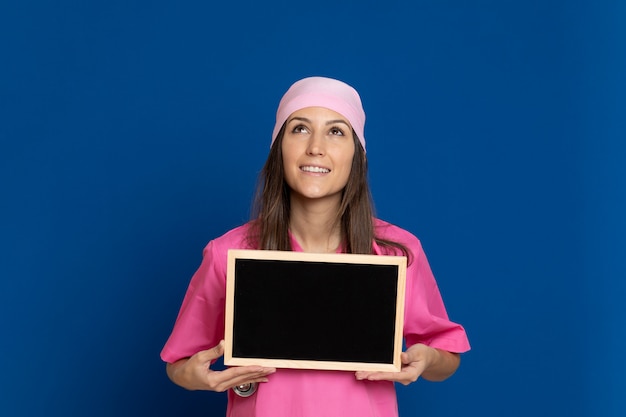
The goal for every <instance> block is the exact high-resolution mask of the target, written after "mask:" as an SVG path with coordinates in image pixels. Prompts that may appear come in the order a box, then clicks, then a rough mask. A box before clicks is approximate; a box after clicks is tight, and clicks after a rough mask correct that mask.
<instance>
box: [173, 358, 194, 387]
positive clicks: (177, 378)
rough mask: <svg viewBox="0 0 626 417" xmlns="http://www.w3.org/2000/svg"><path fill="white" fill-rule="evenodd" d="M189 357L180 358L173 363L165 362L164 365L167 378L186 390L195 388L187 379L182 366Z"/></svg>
mask: <svg viewBox="0 0 626 417" xmlns="http://www.w3.org/2000/svg"><path fill="white" fill-rule="evenodd" d="M188 360H189V358H185V359H180V360H178V361H176V362H174V363H167V364H166V365H165V371H166V372H167V376H168V377H169V379H170V380H171V381H172V382H173V383H175V384H176V385H178V386H181V387H183V388H185V389H188V390H196V389H198V388H197V387H194V386H193V385H192V384H191V383H190V381H189V375H187V374H186V372H185V369H184V366H185V364H186V363H187V361H188Z"/></svg>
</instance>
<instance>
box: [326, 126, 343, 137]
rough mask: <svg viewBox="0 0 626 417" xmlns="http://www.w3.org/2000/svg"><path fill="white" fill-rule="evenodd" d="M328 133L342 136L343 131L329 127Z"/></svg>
mask: <svg viewBox="0 0 626 417" xmlns="http://www.w3.org/2000/svg"><path fill="white" fill-rule="evenodd" d="M328 133H330V134H331V135H333V136H344V133H343V130H342V129H340V128H338V127H331V128H330V131H329V132H328Z"/></svg>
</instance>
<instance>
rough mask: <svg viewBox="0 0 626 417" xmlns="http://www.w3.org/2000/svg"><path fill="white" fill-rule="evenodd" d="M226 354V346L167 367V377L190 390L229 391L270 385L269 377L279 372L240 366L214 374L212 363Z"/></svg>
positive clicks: (199, 353)
mask: <svg viewBox="0 0 626 417" xmlns="http://www.w3.org/2000/svg"><path fill="white" fill-rule="evenodd" d="M223 354H224V342H220V344H219V345H217V346H215V347H213V348H211V349H208V350H203V351H200V352H198V353H196V354H195V355H193V356H192V357H190V358H184V359H180V360H178V361H176V362H174V363H167V364H166V366H165V370H166V372H167V376H168V377H169V378H170V379H171V380H172V382H174V383H175V384H176V385H179V386H181V387H183V388H185V389H188V390H206V391H218V392H222V391H227V390H228V389H230V388H232V387H234V386H237V385H241V384H247V383H250V382H267V376H268V375H269V374H272V373H274V372H276V369H274V368H264V367H261V366H240V367H233V368H228V369H225V370H224V371H213V370H211V368H210V365H211V362H212V361H213V360H215V359H217V358H219V357H220V356H222V355H223Z"/></svg>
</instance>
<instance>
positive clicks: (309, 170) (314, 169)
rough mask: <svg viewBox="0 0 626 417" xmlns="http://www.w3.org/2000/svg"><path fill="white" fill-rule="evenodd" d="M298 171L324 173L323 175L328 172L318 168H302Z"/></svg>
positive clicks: (326, 169)
mask: <svg viewBox="0 0 626 417" xmlns="http://www.w3.org/2000/svg"><path fill="white" fill-rule="evenodd" d="M300 169H302V170H303V171H306V172H317V173H324V174H328V173H329V172H330V169H328V168H320V167H302V168H300Z"/></svg>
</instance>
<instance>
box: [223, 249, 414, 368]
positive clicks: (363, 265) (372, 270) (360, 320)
mask: <svg viewBox="0 0 626 417" xmlns="http://www.w3.org/2000/svg"><path fill="white" fill-rule="evenodd" d="M405 276H406V258H405V257H399V256H376V255H352V254H313V253H303V252H285V251H258V250H230V251H229V253H228V271H227V286H226V323H225V325H226V327H225V354H224V363H225V364H226V365H263V366H272V367H278V368H301V369H334V370H374V371H375V370H380V371H399V370H400V366H401V365H400V353H401V349H402V324H403V315H404V284H405Z"/></svg>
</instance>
